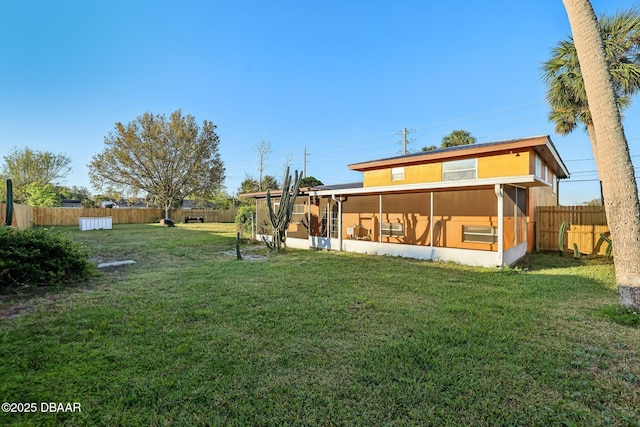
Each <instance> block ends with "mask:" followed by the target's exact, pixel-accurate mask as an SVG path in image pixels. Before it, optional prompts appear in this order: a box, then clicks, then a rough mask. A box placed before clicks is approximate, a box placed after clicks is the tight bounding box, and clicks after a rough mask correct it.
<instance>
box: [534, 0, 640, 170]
mask: <svg viewBox="0 0 640 427" xmlns="http://www.w3.org/2000/svg"><path fill="white" fill-rule="evenodd" d="M598 25H599V27H600V35H601V37H602V41H603V43H604V46H605V59H606V62H607V66H608V68H609V71H610V73H611V76H612V78H613V85H614V91H615V93H616V102H617V104H618V108H620V109H624V108H626V107H628V106H629V105H630V103H631V97H632V96H633V95H634V94H635V93H637V92H638V90H639V89H640V12H639V11H638V9H637V8H631V9H628V10H625V11H618V12H617V13H616V14H615V15H614V16H608V15H602V16H601V17H600V19H599V23H598ZM542 78H543V80H544V81H545V82H546V84H547V93H546V98H547V102H548V103H549V106H550V107H551V112H550V114H549V119H550V120H551V121H552V122H553V123H555V127H556V132H558V133H559V134H561V135H567V134H569V133H571V132H573V131H574V130H575V129H576V127H578V125H580V124H581V125H583V126H584V127H585V129H586V131H587V134H588V135H589V141H590V143H591V148H592V151H593V155H594V159H595V162H596V166H597V165H598V163H599V159H598V150H597V149H596V145H597V141H596V136H595V129H594V126H593V120H592V118H591V112H590V111H589V104H588V102H587V94H586V91H585V87H584V80H583V78H582V72H581V70H580V63H579V61H578V54H577V52H576V47H575V45H574V42H573V38H569V39H568V40H561V41H560V42H559V43H558V45H557V46H556V47H555V48H553V50H552V51H551V58H549V60H548V61H546V62H545V63H544V64H543V75H542ZM598 169H600V168H598Z"/></svg>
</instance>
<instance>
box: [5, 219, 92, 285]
mask: <svg viewBox="0 0 640 427" xmlns="http://www.w3.org/2000/svg"><path fill="white" fill-rule="evenodd" d="M88 256H89V251H88V249H87V248H85V247H84V246H82V245H80V244H79V243H76V242H72V241H71V240H69V239H68V238H65V237H63V236H61V235H59V234H57V233H53V232H51V231H50V230H48V229H46V228H28V229H26V230H17V229H15V228H11V227H0V288H2V287H8V286H11V285H59V284H64V283H71V282H80V281H82V280H84V279H86V278H88V277H91V276H92V275H94V274H95V271H96V270H95V267H94V265H93V264H92V263H90V262H89V260H88Z"/></svg>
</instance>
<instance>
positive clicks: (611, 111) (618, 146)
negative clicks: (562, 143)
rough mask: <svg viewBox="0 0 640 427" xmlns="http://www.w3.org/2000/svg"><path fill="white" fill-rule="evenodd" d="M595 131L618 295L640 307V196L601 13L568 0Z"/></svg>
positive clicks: (583, 2)
mask: <svg viewBox="0 0 640 427" xmlns="http://www.w3.org/2000/svg"><path fill="white" fill-rule="evenodd" d="M563 3H564V6H565V9H566V11H567V15H568V17H569V23H570V24H571V31H572V33H573V40H574V44H575V47H576V51H577V53H578V60H579V62H580V69H581V71H582V77H583V79H584V85H585V89H586V92H587V99H588V102H589V111H590V112H591V116H592V119H593V125H594V130H595V136H596V139H595V140H596V141H597V145H596V151H597V153H594V156H596V157H595V158H596V159H597V162H598V163H597V165H598V173H599V175H600V179H601V180H602V190H603V193H604V200H605V210H606V213H607V223H608V224H609V229H610V230H611V237H612V239H613V244H614V250H615V258H614V263H615V272H616V282H617V285H618V298H619V302H620V304H621V305H622V306H624V307H627V308H630V309H640V201H639V200H638V189H637V186H636V180H635V176H634V170H633V164H632V163H631V157H630V155H629V147H628V145H627V139H626V137H625V135H624V130H623V128H622V119H621V117H620V112H619V110H618V107H617V105H616V95H615V92H614V88H613V81H612V77H611V73H610V72H609V70H608V67H607V63H606V60H605V52H604V45H603V42H602V38H601V35H600V29H599V26H598V21H597V18H596V15H595V13H594V11H593V8H592V7H591V3H590V2H589V0H563Z"/></svg>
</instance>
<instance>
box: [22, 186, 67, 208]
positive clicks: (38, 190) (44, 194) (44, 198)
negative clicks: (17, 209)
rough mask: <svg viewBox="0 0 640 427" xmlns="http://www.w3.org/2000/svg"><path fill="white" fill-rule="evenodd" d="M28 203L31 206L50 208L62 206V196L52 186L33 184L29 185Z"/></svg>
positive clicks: (27, 189)
mask: <svg viewBox="0 0 640 427" xmlns="http://www.w3.org/2000/svg"><path fill="white" fill-rule="evenodd" d="M26 191H27V200H26V201H27V203H28V204H29V206H34V207H42V208H50V207H54V206H61V200H60V194H59V192H58V190H57V189H56V188H55V187H54V186H53V185H51V184H45V185H40V184H38V183H35V182H32V183H30V184H28V185H27V188H26Z"/></svg>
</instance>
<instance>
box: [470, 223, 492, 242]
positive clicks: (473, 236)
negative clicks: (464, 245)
mask: <svg viewBox="0 0 640 427" xmlns="http://www.w3.org/2000/svg"><path fill="white" fill-rule="evenodd" d="M462 241H463V242H471V243H497V242H498V228H497V227H492V226H488V225H487V226H484V225H463V226H462Z"/></svg>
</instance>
